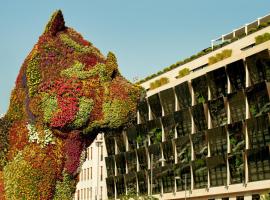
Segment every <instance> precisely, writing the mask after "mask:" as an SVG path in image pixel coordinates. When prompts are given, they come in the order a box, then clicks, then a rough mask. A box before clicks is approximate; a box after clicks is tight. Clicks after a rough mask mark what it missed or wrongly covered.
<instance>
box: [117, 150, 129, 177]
mask: <svg viewBox="0 0 270 200" xmlns="http://www.w3.org/2000/svg"><path fill="white" fill-rule="evenodd" d="M115 163H116V167H117V174H125V173H126V160H125V154H124V153H120V154H116V155H115Z"/></svg>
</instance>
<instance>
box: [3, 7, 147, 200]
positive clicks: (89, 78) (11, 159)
mask: <svg viewBox="0 0 270 200" xmlns="http://www.w3.org/2000/svg"><path fill="white" fill-rule="evenodd" d="M141 92H142V90H141V88H139V87H137V86H135V85H132V84H131V83H130V82H128V81H127V80H126V79H125V78H123V77H122V76H121V74H120V73H119V71H118V65H117V60H116V57H115V56H114V54H113V53H111V52H110V53H108V55H107V57H104V56H103V55H102V54H101V53H100V51H99V50H98V49H97V48H95V47H94V46H93V45H92V44H91V43H90V42H88V41H86V40H84V39H83V38H82V36H81V35H80V34H79V33H77V32H75V31H74V30H73V29H71V28H68V27H66V26H65V22H64V19H63V15H62V13H61V11H56V12H55V13H54V14H53V16H52V18H51V20H50V21H49V23H48V24H47V26H46V28H45V31H44V33H43V34H42V35H41V36H40V38H39V40H38V43H37V44H36V45H35V46H34V48H33V50H32V51H31V52H30V54H29V55H28V56H27V58H26V59H25V61H24V63H23V65H22V67H21V69H20V72H19V75H18V77H17V80H16V85H15V88H14V90H13V91H12V94H11V99H10V106H9V109H8V112H7V114H6V115H5V116H4V117H3V118H0V199H1V200H2V199H7V200H8V199H27V200H32V199H33V200H36V199H42V200H46V199H48V200H49V199H55V200H56V199H71V198H72V194H73V193H74V190H75V185H76V181H77V175H78V173H79V170H80V166H81V164H82V162H83V161H84V158H85V154H84V149H85V148H86V146H87V145H89V144H90V143H91V142H92V140H93V139H94V138H95V136H96V134H97V133H98V132H100V131H104V132H106V131H112V130H115V129H120V128H123V127H125V126H127V125H128V124H130V123H132V122H133V120H134V119H135V116H136V105H137V100H138V98H139V97H140V95H141Z"/></svg>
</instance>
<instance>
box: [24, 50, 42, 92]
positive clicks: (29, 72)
mask: <svg viewBox="0 0 270 200" xmlns="http://www.w3.org/2000/svg"><path fill="white" fill-rule="evenodd" d="M26 76H27V86H28V88H29V95H30V96H34V94H35V93H36V92H37V89H38V85H39V83H40V81H41V75H40V72H39V55H38V54H37V53H36V52H34V53H33V55H32V57H31V59H30V60H29V63H28V65H27V69H26Z"/></svg>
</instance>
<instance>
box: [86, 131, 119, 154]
mask: <svg viewBox="0 0 270 200" xmlns="http://www.w3.org/2000/svg"><path fill="white" fill-rule="evenodd" d="M104 138H105V145H106V149H107V153H108V156H110V155H115V141H114V134H113V132H108V133H106V134H105V136H104ZM91 152H92V149H91ZM91 155H92V153H91ZM91 159H92V157H91Z"/></svg>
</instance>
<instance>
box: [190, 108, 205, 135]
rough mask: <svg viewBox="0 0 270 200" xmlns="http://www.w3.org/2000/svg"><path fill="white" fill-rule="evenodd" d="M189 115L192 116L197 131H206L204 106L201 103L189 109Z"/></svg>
mask: <svg viewBox="0 0 270 200" xmlns="http://www.w3.org/2000/svg"><path fill="white" fill-rule="evenodd" d="M191 113H192V115H193V120H194V123H195V126H196V129H197V131H202V130H205V129H207V123H206V117H205V113H204V106H203V104H202V103H200V104H197V105H195V106H192V107H191Z"/></svg>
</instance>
